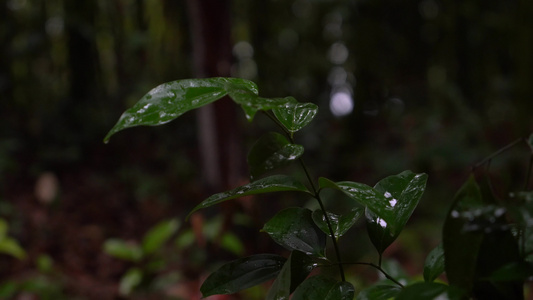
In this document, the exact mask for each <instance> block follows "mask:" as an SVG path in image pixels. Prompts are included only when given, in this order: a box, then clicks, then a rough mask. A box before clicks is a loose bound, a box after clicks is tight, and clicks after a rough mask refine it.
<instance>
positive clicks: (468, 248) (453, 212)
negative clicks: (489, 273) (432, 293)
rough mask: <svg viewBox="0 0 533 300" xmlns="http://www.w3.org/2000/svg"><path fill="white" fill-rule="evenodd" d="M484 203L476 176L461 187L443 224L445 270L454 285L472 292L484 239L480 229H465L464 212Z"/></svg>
mask: <svg viewBox="0 0 533 300" xmlns="http://www.w3.org/2000/svg"><path fill="white" fill-rule="evenodd" d="M481 204H482V198H481V191H480V189H479V186H478V185H477V183H476V181H475V179H474V177H473V176H470V178H469V179H468V181H467V182H466V183H465V184H464V185H463V186H462V187H461V189H460V190H459V192H457V195H456V196H455V200H454V203H453V204H452V207H451V209H450V212H449V213H448V216H447V217H446V220H445V222H444V226H443V234H442V235H443V237H442V246H443V248H444V259H445V262H446V264H445V270H446V276H447V278H448V281H449V282H450V284H451V285H454V286H457V287H460V288H462V289H464V290H465V291H467V292H468V293H470V291H471V290H472V288H473V286H474V277H475V276H474V275H475V272H476V261H477V257H478V253H479V249H480V247H481V243H482V241H483V233H482V232H480V231H464V230H463V228H464V226H465V225H466V224H467V222H468V219H465V218H462V217H461V214H462V213H463V212H465V211H468V210H469V209H470V208H471V207H473V206H476V207H477V206H479V205H481Z"/></svg>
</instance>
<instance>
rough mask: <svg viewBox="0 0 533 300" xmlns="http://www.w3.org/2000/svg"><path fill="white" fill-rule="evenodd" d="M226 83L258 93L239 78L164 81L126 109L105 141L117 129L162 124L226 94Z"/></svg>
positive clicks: (249, 84) (106, 140)
mask: <svg viewBox="0 0 533 300" xmlns="http://www.w3.org/2000/svg"><path fill="white" fill-rule="evenodd" d="M228 83H230V84H232V85H233V86H241V87H243V88H245V89H246V90H247V91H250V92H251V93H256V94H257V86H256V85H255V83H253V82H251V81H248V80H244V79H240V78H224V77H215V78H205V79H185V80H177V81H171V82H167V83H163V84H161V85H159V86H157V87H155V88H154V89H152V90H151V91H149V92H148V93H147V94H146V95H144V96H143V97H142V98H141V100H139V102H137V103H136V104H135V105H134V106H133V107H131V108H130V109H128V110H126V111H125V112H124V113H123V114H122V116H121V117H120V119H119V120H118V122H117V123H116V124H115V126H114V127H113V128H112V129H111V130H110V131H109V133H108V134H107V135H106V137H105V138H104V142H106V143H107V142H108V141H109V138H110V137H111V136H112V135H113V134H115V133H117V132H118V131H120V130H123V129H126V128H130V127H135V126H141V125H149V126H155V125H162V124H165V123H168V122H170V121H172V120H174V119H175V118H177V117H179V116H181V115H182V114H184V113H186V112H188V111H189V110H192V109H195V108H199V107H201V106H204V105H206V104H209V103H211V102H213V101H216V100H218V99H220V98H222V97H224V96H225V95H226V94H227V91H226V84H228Z"/></svg>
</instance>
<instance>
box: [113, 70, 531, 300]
mask: <svg viewBox="0 0 533 300" xmlns="http://www.w3.org/2000/svg"><path fill="white" fill-rule="evenodd" d="M226 95H228V96H229V97H230V98H231V99H232V100H233V101H235V102H236V103H237V104H239V105H240V106H241V107H242V109H243V110H244V113H245V116H246V118H247V119H248V120H249V121H252V120H253V119H254V116H255V115H256V113H257V112H263V113H264V114H265V115H266V116H268V117H269V118H270V119H271V120H272V121H273V122H274V123H275V124H276V125H277V126H278V127H279V128H280V129H281V134H280V133H274V132H271V133H267V134H266V135H264V136H263V137H261V138H260V139H259V140H258V141H257V142H256V144H255V145H254V146H253V147H252V149H251V150H250V152H249V155H248V163H249V165H250V172H251V182H250V183H249V184H246V185H243V186H241V187H238V188H235V189H232V190H229V191H225V192H222V193H218V194H215V195H212V196H211V197H209V198H207V199H205V200H204V201H203V202H201V203H200V204H198V205H197V206H196V207H195V208H194V209H193V210H192V211H191V212H190V214H189V216H190V215H191V214H192V213H194V212H196V211H198V210H199V209H202V208H206V207H210V206H213V205H216V204H219V203H222V202H225V201H228V200H231V199H235V198H239V197H243V196H249V195H256V194H264V193H272V192H295V193H299V194H301V195H303V196H305V197H308V198H312V199H314V200H315V201H316V202H317V203H318V206H319V207H320V209H317V210H315V211H311V210H309V209H307V208H302V207H289V208H286V209H283V210H282V211H280V212H278V213H277V214H276V215H275V216H273V217H272V219H270V220H269V221H268V222H267V223H266V224H265V225H264V227H263V229H262V231H263V232H266V233H267V234H268V235H270V237H271V238H272V239H273V240H274V241H275V242H276V243H278V244H280V245H281V246H283V247H285V248H286V249H288V250H289V251H290V255H289V257H288V258H285V257H282V256H279V255H275V254H256V255H252V256H249V257H244V258H240V259H237V260H235V261H232V262H229V263H227V264H225V265H223V266H222V267H220V269H218V270H217V271H215V272H214V273H212V274H211V275H210V276H209V277H208V278H207V279H206V280H205V282H204V283H203V285H202V287H201V292H202V294H203V296H204V297H207V296H210V295H215V294H231V293H236V292H238V291H240V290H243V289H246V288H249V287H252V286H254V285H257V284H260V283H263V282H265V281H268V280H271V279H275V280H274V283H273V284H272V286H271V288H270V290H269V292H268V294H267V296H266V298H267V299H288V298H289V296H290V295H291V294H292V298H291V299H321V300H322V299H353V298H354V296H355V288H354V286H353V285H352V283H350V282H348V281H347V280H346V274H345V267H346V266H347V265H356V264H358V265H367V266H370V267H372V268H375V269H376V270H377V271H378V272H380V273H381V274H382V275H383V276H384V277H385V278H386V279H387V280H386V281H383V282H379V283H377V284H376V285H373V286H370V287H369V288H367V289H364V290H362V291H360V292H359V293H358V295H357V298H358V299H389V298H393V297H395V298H397V299H429V298H431V299H433V298H438V297H440V298H439V299H441V298H442V299H462V298H468V297H470V296H471V295H474V296H477V294H476V291H477V290H476V289H475V286H476V283H478V282H480V281H483V280H485V277H481V278H480V277H477V276H478V274H477V273H475V272H474V271H475V270H476V268H478V267H480V266H481V262H478V261H477V260H478V259H480V257H478V254H479V253H481V252H480V249H482V248H483V249H484V247H485V245H484V246H483V247H481V244H482V243H483V242H487V239H485V241H484V240H483V237H485V236H487V235H488V233H481V237H480V236H478V235H476V234H474V235H475V236H476V239H475V241H476V242H475V243H473V244H471V243H470V238H471V236H470V235H469V234H466V235H465V232H464V227H465V226H466V225H470V223H469V222H471V221H472V220H474V221H477V220H478V217H488V218H489V221H492V218H491V217H497V218H498V221H500V217H501V215H500V211H499V210H498V208H497V207H495V206H487V205H484V204H483V203H481V202H480V201H481V200H480V198H479V195H478V192H477V188H476V185H475V182H474V180H473V179H470V180H469V181H468V182H467V183H466V185H465V187H463V189H461V191H459V193H458V194H457V196H456V201H455V204H454V205H453V208H452V210H450V213H449V216H448V219H447V221H446V224H445V225H444V241H443V246H439V247H437V248H436V249H435V250H434V251H432V252H431V253H430V255H429V256H428V258H427V261H426V265H425V270H424V279H425V280H424V281H423V282H420V281H415V282H409V284H407V282H401V281H400V280H398V279H397V278H395V277H394V276H392V275H391V273H390V272H388V271H387V270H386V268H384V264H385V263H384V261H383V260H382V257H383V252H384V251H385V249H387V248H388V247H389V246H390V245H391V244H392V243H393V242H394V240H395V239H396V238H397V237H398V235H399V234H400V232H401V231H402V229H403V228H404V226H405V225H406V223H407V221H408V219H409V217H410V216H411V214H412V212H413V211H414V209H415V208H416V206H417V204H418V202H419V200H420V198H421V197H422V194H423V192H424V190H425V186H426V181H427V175H426V174H416V173H413V172H411V171H404V172H402V173H400V174H398V175H393V176H389V177H386V178H384V179H383V180H381V181H379V182H378V183H377V184H376V185H375V186H374V187H371V186H368V185H366V184H362V183H358V182H350V181H333V180H330V179H327V178H324V177H320V178H318V179H314V178H312V177H311V174H310V172H309V171H308V168H307V165H306V164H305V162H304V160H303V158H302V155H303V152H304V148H303V146H301V145H298V144H296V141H295V133H296V132H298V131H299V130H300V129H302V128H303V127H305V126H306V125H308V124H309V122H311V121H312V119H313V118H314V117H315V115H316V113H317V110H318V108H317V106H316V105H314V104H312V103H300V102H298V101H296V100H295V99H294V98H292V97H286V98H263V97H260V96H259V95H258V89H257V86H256V85H255V84H254V83H253V82H251V81H247V80H243V79H238V78H208V79H187V80H178V81H173V82H169V83H165V84H162V85H160V86H158V87H156V88H154V89H152V90H151V91H150V92H148V93H147V94H146V95H145V96H144V97H142V98H141V100H140V101H139V102H138V103H136V104H135V105H134V106H133V107H132V108H130V109H128V110H126V111H125V112H124V114H123V115H122V116H121V117H120V119H119V120H118V122H117V124H116V125H115V126H114V127H113V128H112V129H111V130H110V131H109V133H108V134H107V136H106V137H105V139H104V142H108V141H109V139H110V137H111V136H112V135H113V134H115V133H117V132H118V131H120V130H123V129H126V128H130V127H135V126H140V125H151V126H153V125H161V124H165V123H167V122H170V121H172V120H173V119H175V118H177V117H179V116H180V115H182V114H184V113H186V112H187V111H190V110H192V109H196V108H199V107H201V106H204V105H206V104H209V103H211V102H214V101H216V100H218V99H220V98H222V97H224V96H226ZM289 163H296V164H298V165H299V166H300V168H301V170H302V173H303V174H304V175H305V178H306V180H307V182H306V183H305V184H304V183H302V182H300V181H299V180H297V179H296V178H295V177H292V176H288V175H279V174H278V175H270V176H267V174H268V173H270V172H271V171H273V170H277V169H278V168H280V167H282V166H285V165H287V164H289ZM325 189H333V190H337V191H339V192H341V193H343V194H344V195H346V196H347V197H348V198H349V199H351V201H352V206H351V209H349V210H347V211H346V212H345V213H343V214H340V215H339V214H334V213H332V212H331V208H327V207H326V206H325V204H324V201H323V199H322V192H323V191H324V190H325ZM528 195H530V194H528ZM528 201H529V200H528ZM524 202H527V201H525V200H524ZM473 209H481V211H480V212H479V211H477V210H473ZM519 211H520V210H519ZM457 214H459V215H458V216H457ZM363 216H364V219H365V222H366V225H367V232H368V235H369V237H370V240H371V242H372V244H373V245H374V247H375V249H376V251H377V254H378V259H377V261H376V262H375V263H371V262H356V263H350V262H346V261H344V260H343V259H342V258H341V255H340V253H341V252H340V238H341V237H342V236H343V235H344V234H345V233H346V231H347V230H348V229H349V228H351V227H352V226H353V225H354V224H355V223H356V221H357V220H358V219H359V218H362V217H363ZM519 217H522V219H520V220H521V223H520V220H519V225H518V226H517V227H516V228H519V233H520V234H519V236H520V237H522V240H521V242H520V243H522V244H523V245H524V247H523V248H526V245H527V246H528V247H529V246H530V244H533V243H530V240H531V238H530V230H529V229H528V224H529V223H528V222H530V221H531V219H530V218H529V215H528V216H527V217H526V216H523V215H520V214H519ZM465 218H466V220H467V221H465V220H464V219H465ZM465 224H466V225H465ZM520 226H522V227H520ZM481 229H483V228H481ZM507 229H508V228H507ZM507 229H506V230H503V232H505V233H504V238H505V239H506V241H507V240H508V242H509V243H511V239H512V240H513V241H515V240H517V239H515V236H512V235H510V231H509V230H507ZM473 231H474V232H475V230H473ZM327 240H329V241H330V243H331V245H332V248H333V252H334V258H331V256H330V255H328V253H326V245H327ZM518 240H520V239H518ZM525 240H527V241H525ZM457 241H460V243H461V244H458V242H457ZM492 243H493V244H494V243H496V240H494V241H492ZM493 244H491V245H486V246H494V245H493ZM511 244H513V243H511ZM463 247H467V248H468V249H467V251H466V252H464V251H462V250H461V249H462V248H463ZM527 249H529V248H527ZM465 253H467V255H466V256H465ZM482 254H483V255H489V256H490V255H491V254H492V253H491V252H490V251H489V253H482ZM529 254H530V252H529V250H525V251H522V253H521V255H517V256H513V258H512V259H509V260H504V261H502V262H501V263H498V267H502V268H503V267H508V264H507V262H511V263H514V265H510V267H509V268H511V269H512V271H516V270H515V269H513V268H514V267H513V266H515V267H517V268H519V269H520V271H523V272H522V273H520V276H518V277H519V278H518V279H517V280H518V281H520V280H521V282H523V280H524V278H526V277H527V276H529V275H531V273H530V272H529V271H530V269H529V268H530V265H529V264H528V265H527V267H526V268H525V269H524V270H522V266H523V265H522V264H521V263H522V262H523V260H521V259H519V258H523V257H525V256H528V255H529ZM481 258H483V259H487V260H489V261H490V259H489V258H488V257H482V256H481ZM517 264H518V265H517ZM489 265H490V266H492V267H494V266H496V265H495V264H492V263H489ZM325 266H334V267H336V268H337V269H338V277H334V276H328V275H326V274H318V275H315V274H314V273H313V275H311V276H310V274H311V272H312V271H313V269H315V268H320V267H325ZM489 269H490V268H489ZM490 270H491V271H492V269H490ZM505 270H506V269H505ZM505 270H503V271H501V272H504V271H505ZM444 271H446V272H447V275H448V277H449V278H450V285H447V284H444V283H439V282H434V280H435V279H436V278H437V277H438V276H439V275H440V274H441V273H442V272H444ZM496 271H498V272H500V270H499V269H498V270H496ZM498 274H500V273H497V275H498ZM450 276H451V277H450ZM461 276H466V277H467V278H466V279H467V280H466V281H461V280H462V279H461V278H462V277H461ZM524 276H525V277H524ZM504 277H505V276H504ZM491 278H492V277H491ZM513 278H514V277H513ZM483 284H484V281H483ZM513 284H515V283H514V281H513ZM483 286H484V285H483ZM503 286H505V283H503ZM518 298H519V295H518ZM522 298H523V295H522ZM513 299H514V298H513Z"/></svg>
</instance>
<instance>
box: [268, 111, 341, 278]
mask: <svg viewBox="0 0 533 300" xmlns="http://www.w3.org/2000/svg"><path fill="white" fill-rule="evenodd" d="M265 114H266V115H267V116H268V117H269V118H270V119H271V120H272V121H273V122H274V123H275V124H276V125H278V127H280V128H281V129H282V130H283V132H284V133H285V134H286V135H287V137H288V138H289V140H290V142H291V144H294V137H293V134H292V133H291V132H290V131H289V130H287V128H286V127H285V126H284V125H283V124H281V123H280V122H279V120H278V119H277V118H276V117H274V116H273V115H272V114H271V113H269V112H265ZM298 161H299V162H300V166H301V167H302V169H303V171H304V173H305V176H306V177H307V181H309V185H310V186H311V189H312V191H313V194H314V198H315V199H316V200H317V202H318V205H319V206H320V209H321V210H322V213H323V215H324V220H326V224H327V225H328V230H329V235H330V237H331V240H332V242H333V248H334V249H335V254H336V255H337V261H339V263H338V265H339V272H340V275H341V279H342V281H346V277H345V276H344V267H343V266H342V259H341V253H340V250H339V245H338V244H337V239H336V238H335V232H334V231H333V226H332V225H331V220H330V218H329V216H328V214H327V212H326V208H325V206H324V203H323V202H322V199H321V198H320V193H319V190H318V189H317V188H316V186H315V183H314V181H313V179H312V178H311V175H310V173H309V170H308V169H307V165H306V164H305V162H304V160H303V159H302V158H301V157H300V158H298Z"/></svg>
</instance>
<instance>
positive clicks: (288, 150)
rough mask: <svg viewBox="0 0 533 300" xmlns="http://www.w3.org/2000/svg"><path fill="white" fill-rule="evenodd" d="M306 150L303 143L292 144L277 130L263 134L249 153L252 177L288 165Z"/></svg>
mask: <svg viewBox="0 0 533 300" xmlns="http://www.w3.org/2000/svg"><path fill="white" fill-rule="evenodd" d="M303 152H304V148H303V147H302V146H301V145H295V144H291V143H290V142H289V141H288V140H287V138H285V137H284V136H283V135H281V134H279V133H276V132H269V133H267V134H266V135H264V136H262V137H261V138H260V139H259V140H258V141H257V142H256V143H255V144H254V145H253V147H252V149H251V150H250V153H249V154H248V165H249V166H250V173H251V175H252V179H254V178H257V177H258V176H261V175H262V174H264V173H266V172H268V171H271V170H274V169H277V168H280V167H283V166H286V165H288V164H289V163H290V162H292V161H293V160H295V159H297V158H298V157H300V156H301V155H302V154H303Z"/></svg>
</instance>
